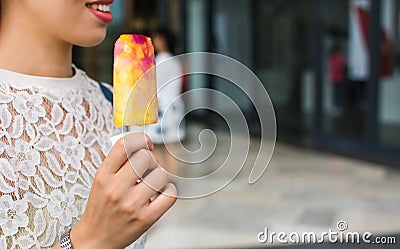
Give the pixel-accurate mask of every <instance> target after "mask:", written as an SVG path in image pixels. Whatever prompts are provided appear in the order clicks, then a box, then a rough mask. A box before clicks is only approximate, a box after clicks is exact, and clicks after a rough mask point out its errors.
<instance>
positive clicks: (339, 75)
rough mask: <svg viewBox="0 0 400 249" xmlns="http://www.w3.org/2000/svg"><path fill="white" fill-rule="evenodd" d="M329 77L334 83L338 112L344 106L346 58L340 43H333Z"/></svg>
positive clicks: (334, 97) (334, 98)
mask: <svg viewBox="0 0 400 249" xmlns="http://www.w3.org/2000/svg"><path fill="white" fill-rule="evenodd" d="M328 71H329V79H330V82H331V83H332V84H333V102H334V105H335V108H336V110H337V111H338V112H340V111H341V109H342V106H343V97H344V90H343V89H344V84H345V81H346V60H345V56H344V54H343V52H342V50H341V47H340V45H339V43H337V42H336V43H335V44H333V46H332V48H331V51H330V55H329V60H328Z"/></svg>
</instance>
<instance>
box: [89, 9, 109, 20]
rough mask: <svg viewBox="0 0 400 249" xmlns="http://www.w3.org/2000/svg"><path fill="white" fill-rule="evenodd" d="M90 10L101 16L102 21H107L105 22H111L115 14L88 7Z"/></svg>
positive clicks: (98, 16)
mask: <svg viewBox="0 0 400 249" xmlns="http://www.w3.org/2000/svg"><path fill="white" fill-rule="evenodd" d="M88 9H89V10H90V12H92V13H93V15H95V16H96V17H97V18H99V19H100V20H101V21H103V22H105V23H111V22H112V20H113V15H112V13H111V12H103V11H100V10H95V9H92V8H88Z"/></svg>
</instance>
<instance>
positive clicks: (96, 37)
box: [73, 32, 106, 47]
mask: <svg viewBox="0 0 400 249" xmlns="http://www.w3.org/2000/svg"><path fill="white" fill-rule="evenodd" d="M105 37H106V32H103V33H98V34H85V35H84V36H81V37H79V39H77V40H76V41H75V42H73V44H74V45H77V46H80V47H95V46H97V45H99V44H100V43H101V42H102V41H104V38H105Z"/></svg>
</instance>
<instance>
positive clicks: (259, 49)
mask: <svg viewBox="0 0 400 249" xmlns="http://www.w3.org/2000/svg"><path fill="white" fill-rule="evenodd" d="M114 5H115V6H113V8H114V10H113V11H114V14H115V16H116V17H117V20H116V21H115V22H114V24H113V26H112V27H111V28H110V33H109V38H108V39H107V40H106V42H105V43H104V44H103V45H101V46H100V47H98V48H94V49H90V50H85V51H84V52H83V51H80V50H77V52H76V53H77V55H82V53H85V54H84V55H87V56H77V58H85V59H84V60H80V61H79V60H78V63H80V64H81V65H82V66H83V67H85V68H86V69H87V70H88V71H89V72H90V73H91V74H92V75H94V76H97V77H98V78H100V79H102V80H104V81H109V82H111V79H112V78H111V72H112V70H111V63H112V44H113V41H114V40H115V39H116V37H117V36H118V34H119V33H124V32H140V33H148V34H150V33H151V31H152V30H154V29H156V28H157V27H160V26H167V27H169V28H171V29H172V30H174V31H175V32H176V34H177V35H178V37H179V40H180V44H179V46H178V47H179V51H177V53H185V52H193V51H209V52H216V53H221V54H225V55H228V56H230V57H233V58H235V59H237V60H238V61H240V62H242V63H243V64H245V65H247V66H248V67H249V68H251V69H252V70H253V71H254V72H255V73H256V74H257V75H258V76H259V78H260V79H261V80H262V82H263V84H264V85H265V88H266V89H267V90H268V92H269V95H270V97H271V99H272V102H273V104H274V107H275V111H276V115H277V122H278V139H280V140H281V141H282V140H283V141H289V142H293V143H298V144H301V145H309V146H312V147H315V148H319V149H324V150H328V151H332V152H339V153H343V154H346V155H350V156H354V157H361V158H364V159H367V160H372V161H380V162H384V163H385V164H388V165H397V166H399V165H400V111H399V110H398V108H399V107H400V97H399V96H398V94H399V95H400V70H399V69H400V68H399V66H400V63H399V55H400V42H399V38H400V36H399V34H400V32H399V31H400V29H399V28H400V27H399V23H400V19H399V17H400V15H399V11H400V0H385V1H380V0H336V1H330V0H296V1H293V0H127V1H117V3H115V4H114ZM335 45H336V46H338V47H339V48H340V51H341V53H342V54H343V57H344V59H345V62H346V67H345V70H344V72H343V75H344V79H343V82H342V87H341V90H340V91H338V92H339V95H340V96H339V99H340V101H339V104H337V103H336V101H335V94H334V91H335V90H334V88H335V85H334V84H333V82H331V77H330V73H331V72H330V71H329V61H330V57H331V50H332V47H334V46H335ZM242 84H243V85H246V82H243V83H242ZM189 87H190V88H198V87H209V88H213V89H217V90H219V91H221V92H224V93H226V94H227V95H229V96H231V97H232V98H233V99H235V100H238V104H239V105H240V107H241V108H242V109H243V110H244V111H245V112H246V113H247V114H248V115H247V118H249V120H251V122H250V123H253V124H255V125H254V127H251V128H252V129H253V130H252V132H253V134H254V135H257V127H258V126H257V122H258V120H257V115H256V113H254V111H253V108H252V104H251V102H250V101H249V100H248V99H247V97H246V96H245V95H244V94H243V93H242V92H241V91H240V90H239V89H237V88H235V87H234V86H232V85H231V84H229V83H227V82H224V81H223V80H221V79H217V78H212V77H191V78H190V79H189ZM247 87H249V86H247ZM250 88H251V86H250ZM251 97H253V98H256V99H257V93H254V96H251ZM204 101H211V102H212V103H214V104H215V105H219V102H218V99H209V97H208V96H198V98H196V99H192V100H190V103H188V104H189V105H194V106H196V105H198V104H199V103H202V102H204ZM259 101H262V100H259ZM226 108H230V107H229V106H226ZM215 120H218V117H216V118H215ZM218 123H219V121H218V122H212V125H217V126H218Z"/></svg>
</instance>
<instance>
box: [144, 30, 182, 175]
mask: <svg viewBox="0 0 400 249" xmlns="http://www.w3.org/2000/svg"><path fill="white" fill-rule="evenodd" d="M153 43H154V48H155V51H156V64H157V66H158V67H157V88H158V91H157V92H158V93H157V94H158V103H159V106H158V109H159V122H158V123H157V124H154V125H149V126H147V127H146V133H147V134H148V135H149V136H150V138H151V139H152V141H153V143H154V144H155V145H156V146H155V153H156V155H157V157H158V159H159V160H161V162H162V163H163V167H164V168H165V170H166V171H168V172H170V173H171V174H175V173H176V168H177V160H176V159H175V158H174V152H175V151H176V148H177V145H178V143H180V141H182V140H183V139H184V138H185V125H184V119H183V118H184V115H185V106H184V103H183V101H182V99H181V98H180V97H179V96H180V95H181V94H182V85H183V79H182V77H179V78H177V79H175V80H173V81H170V82H168V80H169V79H171V78H173V77H174V76H176V75H180V76H182V74H183V68H182V64H181V63H180V61H179V59H177V58H174V51H175V46H176V40H175V36H174V34H173V33H172V31H170V30H169V29H167V28H160V29H158V30H157V32H155V33H154V35H153Z"/></svg>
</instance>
